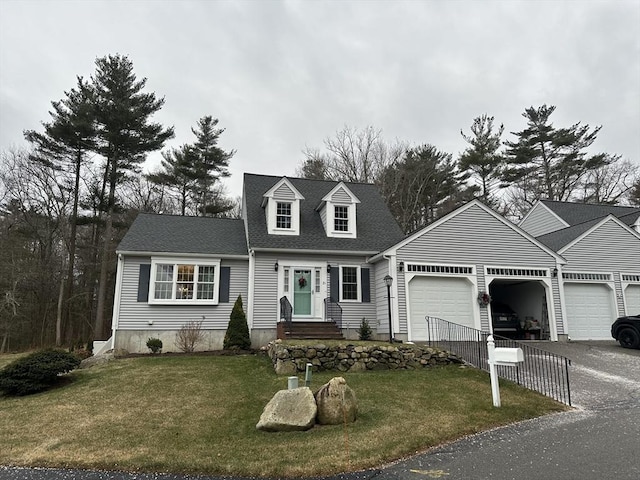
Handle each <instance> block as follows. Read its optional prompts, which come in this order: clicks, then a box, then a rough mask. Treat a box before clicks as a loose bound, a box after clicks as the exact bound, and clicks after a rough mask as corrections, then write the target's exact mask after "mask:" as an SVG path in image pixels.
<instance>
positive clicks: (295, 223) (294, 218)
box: [267, 198, 300, 235]
mask: <svg viewBox="0 0 640 480" xmlns="http://www.w3.org/2000/svg"><path fill="white" fill-rule="evenodd" d="M278 203H289V204H291V228H278V227H276V225H277V224H278V222H277V218H278ZM267 231H268V233H269V234H271V235H300V200H298V199H296V200H280V199H277V198H269V200H268V202H267Z"/></svg>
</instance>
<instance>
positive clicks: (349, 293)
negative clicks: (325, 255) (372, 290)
mask: <svg viewBox="0 0 640 480" xmlns="http://www.w3.org/2000/svg"><path fill="white" fill-rule="evenodd" d="M342 299H343V300H357V299H358V268H357V267H342Z"/></svg>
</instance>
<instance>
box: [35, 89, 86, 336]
mask: <svg viewBox="0 0 640 480" xmlns="http://www.w3.org/2000/svg"><path fill="white" fill-rule="evenodd" d="M77 82H78V84H77V88H76V89H71V90H70V91H68V92H65V98H63V99H62V100H60V101H58V102H51V105H52V107H53V110H52V111H50V112H49V115H50V116H51V121H50V122H45V123H43V126H44V133H39V132H36V131H35V130H28V131H25V132H24V135H25V138H26V139H27V140H28V141H29V142H30V143H31V144H32V145H34V147H35V149H34V155H32V159H33V160H34V161H36V162H39V163H42V164H44V165H51V166H52V167H54V168H57V169H60V170H62V171H68V172H69V173H70V174H71V176H72V186H71V187H70V190H71V195H72V197H73V200H72V210H71V215H70V218H69V230H70V232H69V236H68V238H67V239H66V240H67V251H68V260H67V275H66V287H64V286H63V284H61V290H60V299H59V302H58V313H57V319H56V345H57V346H60V345H61V344H62V327H63V325H62V323H63V315H64V316H65V317H67V318H68V316H69V311H68V308H69V303H68V302H69V299H70V298H71V296H72V294H73V278H74V268H75V257H76V237H77V234H76V231H77V223H78V203H79V198H80V177H81V171H82V166H83V163H84V161H85V157H86V155H87V154H88V153H89V152H91V151H93V150H95V149H96V143H95V137H96V128H95V109H94V104H93V98H92V96H91V94H90V93H91V91H90V89H89V88H88V84H87V83H86V82H85V81H84V80H83V79H82V77H78V79H77ZM65 305H66V306H67V308H64V311H63V307H64V306H65Z"/></svg>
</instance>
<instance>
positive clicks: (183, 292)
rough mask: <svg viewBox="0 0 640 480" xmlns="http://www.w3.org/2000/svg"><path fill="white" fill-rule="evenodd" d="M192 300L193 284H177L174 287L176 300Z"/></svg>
mask: <svg viewBox="0 0 640 480" xmlns="http://www.w3.org/2000/svg"><path fill="white" fill-rule="evenodd" d="M192 298H193V283H178V285H177V286H176V299H178V300H190V299H192Z"/></svg>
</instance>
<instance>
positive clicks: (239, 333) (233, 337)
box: [223, 295, 251, 350]
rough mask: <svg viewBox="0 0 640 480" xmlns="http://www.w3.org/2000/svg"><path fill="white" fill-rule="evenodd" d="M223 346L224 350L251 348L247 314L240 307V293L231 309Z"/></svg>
mask: <svg viewBox="0 0 640 480" xmlns="http://www.w3.org/2000/svg"><path fill="white" fill-rule="evenodd" d="M223 348H224V349H225V350H248V349H249V348H251V337H250V336H249V326H248V325H247V316H246V315H245V313H244V309H243V308H242V296H240V295H238V299H237V300H236V303H235V304H234V305H233V310H231V318H230V319H229V326H228V327H227V333H225V334H224V344H223Z"/></svg>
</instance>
